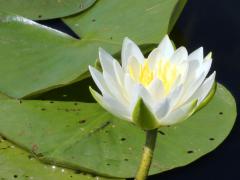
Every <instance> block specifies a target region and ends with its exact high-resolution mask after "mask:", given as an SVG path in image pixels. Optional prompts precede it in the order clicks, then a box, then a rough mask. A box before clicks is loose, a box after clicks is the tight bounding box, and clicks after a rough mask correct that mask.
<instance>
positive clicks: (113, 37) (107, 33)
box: [0, 0, 185, 98]
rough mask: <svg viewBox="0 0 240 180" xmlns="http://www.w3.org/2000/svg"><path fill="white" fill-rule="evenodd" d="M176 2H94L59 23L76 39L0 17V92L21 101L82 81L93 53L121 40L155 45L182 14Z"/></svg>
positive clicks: (112, 50) (112, 48)
mask: <svg viewBox="0 0 240 180" xmlns="http://www.w3.org/2000/svg"><path fill="white" fill-rule="evenodd" d="M181 1H184V2H185V0H163V1H159V0H148V1H146V0H139V1H138V2H137V6H136V5H135V2H134V1H128V2H127V3H126V2H122V1H110V0H99V1H97V2H96V4H95V5H94V6H93V7H92V8H90V9H89V10H87V11H84V12H83V13H81V14H79V15H77V16H73V17H69V18H67V19H64V21H65V22H66V23H67V24H68V25H69V26H70V27H71V28H72V29H73V30H74V31H75V32H76V33H77V34H78V35H79V37H81V39H80V40H78V39H74V38H71V37H70V36H68V35H66V34H64V33H61V32H59V31H56V30H53V29H51V28H48V27H46V26H43V25H40V24H38V23H35V22H33V21H31V20H29V19H26V18H23V17H20V16H12V15H6V14H3V13H2V14H1V13H0V26H1V30H0V76H1V77H5V78H1V79H0V92H3V93H5V94H7V95H8V96H11V97H14V98H23V97H26V96H29V95H33V94H38V93H41V92H45V91H48V90H50V89H54V88H57V87H60V86H65V85H67V84H71V83H73V82H76V81H79V80H81V79H83V78H86V77H87V76H88V75H89V74H88V65H94V63H95V61H96V59H97V56H98V48H99V47H103V48H105V49H106V50H108V51H109V52H110V53H112V54H115V53H117V52H119V51H120V49H121V45H122V41H123V38H124V37H125V36H129V37H130V38H132V39H133V40H135V41H136V42H137V43H138V44H146V43H158V42H160V40H161V38H162V37H163V36H164V35H165V34H166V33H168V32H169V31H170V29H169V25H170V19H171V17H172V16H174V14H175V18H174V19H176V17H177V16H176V13H174V12H175V10H177V11H179V12H180V11H181V10H182V8H176V6H177V5H178V4H179V2H181ZM78 2H79V1H78ZM8 3H9V2H8ZM116 7H117V8H116ZM1 8H2V6H1ZM38 9H40V8H38ZM177 15H178V13H177ZM139 21H140V22H141V23H139ZM174 22H175V21H174ZM16 29H17V31H16ZM6 74H8V76H5V75H6Z"/></svg>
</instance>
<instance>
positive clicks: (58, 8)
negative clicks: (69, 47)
mask: <svg viewBox="0 0 240 180" xmlns="http://www.w3.org/2000/svg"><path fill="white" fill-rule="evenodd" d="M95 1H96V0H80V1H79V0H31V1H28V0H7V1H5V0H0V12H10V13H14V14H18V15H21V16H24V17H26V18H29V19H33V20H45V19H53V18H60V17H65V16H69V15H72V14H76V13H79V12H81V11H84V10H86V9H87V8H89V7H90V6H92V5H93V4H94V2H95Z"/></svg>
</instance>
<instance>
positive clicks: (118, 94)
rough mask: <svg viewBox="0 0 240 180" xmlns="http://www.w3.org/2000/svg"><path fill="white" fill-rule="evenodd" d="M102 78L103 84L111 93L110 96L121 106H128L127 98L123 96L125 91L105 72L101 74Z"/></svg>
mask: <svg viewBox="0 0 240 180" xmlns="http://www.w3.org/2000/svg"><path fill="white" fill-rule="evenodd" d="M103 78H104V80H105V83H106V85H107V87H108V89H109V91H110V92H111V94H112V95H113V96H114V97H115V98H116V99H118V100H119V101H120V102H121V103H122V104H128V98H127V97H126V96H124V95H125V90H124V89H123V87H121V86H120V85H119V84H118V83H117V82H116V81H114V79H113V78H112V76H111V75H110V74H108V73H107V72H105V71H104V72H103Z"/></svg>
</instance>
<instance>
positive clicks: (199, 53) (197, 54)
mask: <svg viewBox="0 0 240 180" xmlns="http://www.w3.org/2000/svg"><path fill="white" fill-rule="evenodd" d="M188 60H189V61H190V60H195V61H198V62H199V63H200V64H202V62H203V47H200V48H198V49H197V50H195V51H193V52H192V53H191V54H189V56H188Z"/></svg>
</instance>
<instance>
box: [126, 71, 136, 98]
mask: <svg viewBox="0 0 240 180" xmlns="http://www.w3.org/2000/svg"><path fill="white" fill-rule="evenodd" d="M124 89H125V92H126V94H127V95H128V99H133V98H134V96H135V94H136V92H135V90H136V83H135V82H134V81H133V80H132V78H131V77H130V75H129V74H127V73H126V74H124Z"/></svg>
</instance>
